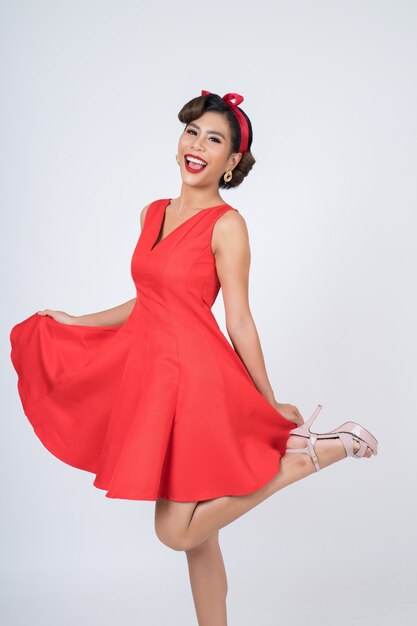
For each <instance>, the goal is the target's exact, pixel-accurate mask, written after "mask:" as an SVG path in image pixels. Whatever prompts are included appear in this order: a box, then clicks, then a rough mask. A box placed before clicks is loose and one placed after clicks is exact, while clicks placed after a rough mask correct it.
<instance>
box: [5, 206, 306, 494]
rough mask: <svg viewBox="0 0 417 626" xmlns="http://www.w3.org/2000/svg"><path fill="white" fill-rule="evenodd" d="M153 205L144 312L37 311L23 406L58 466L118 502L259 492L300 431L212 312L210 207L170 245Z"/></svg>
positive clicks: (21, 328)
mask: <svg viewBox="0 0 417 626" xmlns="http://www.w3.org/2000/svg"><path fill="white" fill-rule="evenodd" d="M169 202H170V200H169V199H160V200H156V201H154V202H152V203H151V204H150V206H149V207H148V210H147V214H146V217H145V223H144V227H143V230H142V232H141V234H140V236H139V239H138V242H137V244H136V247H135V250H134V252H133V256H132V260H131V275H132V278H133V281H134V283H135V286H136V291H137V298H136V302H135V306H134V307H133V310H132V312H131V314H130V315H129V317H128V318H127V320H126V322H125V323H124V324H123V325H121V326H82V325H68V324H61V323H59V322H56V321H55V320H54V319H53V318H52V317H50V316H48V315H46V316H43V315H39V314H38V313H34V314H33V315H31V316H30V317H28V318H27V319H25V320H23V321H22V322H20V323H18V324H16V325H15V326H14V327H13V328H12V330H11V333H10V342H11V353H10V356H11V360H12V363H13V366H14V368H15V370H16V372H17V375H18V382H17V387H18V392H19V395H20V400H21V403H22V406H23V410H24V413H25V415H26V416H27V418H28V419H29V421H30V423H31V425H32V427H33V429H34V431H35V433H36V435H37V437H38V438H39V439H40V441H41V442H42V444H43V445H44V446H45V447H46V448H47V449H48V450H49V451H50V452H51V453H52V454H53V455H54V456H56V457H57V458H59V459H60V460H61V461H63V462H65V463H67V464H69V465H71V466H73V467H76V468H79V469H82V470H86V471H88V472H92V473H93V474H95V475H96V476H95V479H94V482H93V485H94V486H95V487H98V488H99V489H104V490H106V491H107V493H106V494H105V495H106V497H108V498H123V499H131V500H156V499H157V498H159V497H162V498H168V499H170V500H177V501H180V502H186V501H192V502H197V501H199V500H208V499H211V498H216V497H219V496H228V495H229V496H233V495H235V496H238V495H244V494H248V493H252V492H254V491H256V490H258V489H260V488H261V487H263V486H264V485H265V484H266V483H267V482H269V481H270V480H271V479H272V478H273V476H274V475H275V474H276V473H277V472H278V471H279V469H280V458H281V456H282V455H284V454H285V449H286V442H287V439H288V437H289V435H290V431H291V430H292V429H293V428H295V427H296V426H297V425H296V424H295V422H291V421H289V420H287V419H285V418H284V417H283V416H282V415H281V414H280V413H279V412H278V411H277V410H276V409H275V408H274V407H273V406H272V405H271V404H270V403H269V402H268V401H267V400H266V399H265V398H264V396H263V395H262V394H261V393H260V392H259V391H258V390H257V388H256V387H255V385H254V383H253V381H252V379H251V377H250V375H249V372H248V370H247V369H246V367H245V366H244V364H243V362H242V361H241V359H240V358H239V356H238V354H237V352H236V351H235V350H234V348H233V347H232V345H231V344H230V343H229V341H228V340H227V339H226V337H225V336H224V335H223V333H222V332H221V330H220V328H219V326H218V324H217V322H216V319H215V317H214V316H213V314H212V312H211V307H212V305H213V303H214V301H215V300H216V297H217V294H218V292H219V289H220V283H219V279H218V276H217V272H216V266H215V257H214V255H213V253H212V250H211V236H212V231H213V226H214V223H215V222H216V220H217V219H218V218H220V216H222V215H223V214H224V213H226V212H227V211H230V210H232V211H236V210H237V209H234V208H233V207H231V206H230V205H229V204H222V205H218V206H214V207H209V208H207V209H203V210H200V211H199V212H198V213H196V214H194V215H193V216H192V217H190V218H189V219H187V220H186V221H185V222H183V223H182V224H180V225H179V226H178V227H177V228H175V230H173V231H172V232H171V233H169V234H168V235H166V236H165V237H164V238H163V239H162V240H161V241H159V243H156V245H153V244H155V242H156V241H157V239H158V236H159V234H160V231H161V228H162V225H163V219H164V216H165V209H166V207H167V206H168V204H169Z"/></svg>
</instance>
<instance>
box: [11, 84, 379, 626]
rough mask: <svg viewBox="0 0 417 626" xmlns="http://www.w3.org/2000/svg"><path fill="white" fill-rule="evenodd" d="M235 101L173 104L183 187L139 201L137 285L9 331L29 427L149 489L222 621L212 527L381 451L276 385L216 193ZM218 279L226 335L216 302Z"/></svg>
mask: <svg viewBox="0 0 417 626" xmlns="http://www.w3.org/2000/svg"><path fill="white" fill-rule="evenodd" d="M242 101H243V98H242V96H240V95H239V94H236V93H228V94H226V95H225V96H223V97H220V96H219V95H217V94H212V93H210V92H207V91H204V90H203V91H202V93H201V95H200V96H198V97H196V98H193V99H192V100H190V101H189V102H188V103H187V104H185V106H184V107H183V108H182V109H181V111H180V113H179V114H178V117H179V119H180V121H181V122H183V123H184V129H183V132H182V133H181V136H180V139H179V143H178V154H177V162H178V165H179V168H180V175H181V179H182V185H181V193H180V195H179V197H177V198H174V199H172V198H162V199H158V200H154V201H153V202H151V203H150V204H148V205H147V206H145V207H144V208H143V209H142V211H141V215H140V223H141V234H140V236H139V239H138V242H137V244H136V247H135V250H134V252H133V256H132V262H131V274H132V278H133V281H134V283H135V287H136V293H137V296H136V298H133V299H132V300H129V301H128V302H125V303H124V304H121V305H120V306H117V307H114V308H112V309H109V310H106V311H101V312H99V313H93V314H89V315H81V316H78V317H76V316H73V315H69V314H68V313H65V312H63V311H55V310H51V309H45V310H44V311H39V312H37V313H35V314H33V315H31V316H30V317H29V318H27V319H26V320H24V321H23V322H21V323H19V324H16V326H14V327H13V329H12V331H11V334H10V340H11V345H12V351H11V359H12V362H13V365H14V367H15V369H16V371H17V374H18V378H19V381H18V390H19V394H20V398H21V401H22V405H23V408H24V411H25V414H26V415H27V417H28V418H29V420H30V422H31V424H32V426H33V428H34V430H35V433H36V435H37V436H38V437H39V439H40V440H41V441H42V443H43V444H44V445H45V446H46V448H48V450H50V452H51V453H52V454H54V455H55V456H57V457H58V458H59V459H61V460H62V461H64V462H66V463H68V464H70V465H72V466H74V467H77V468H80V469H83V470H86V471H89V472H93V473H94V474H95V475H96V476H95V480H94V483H93V484H94V486H96V487H98V488H99V489H104V490H106V491H107V493H106V496H107V497H110V498H124V499H135V500H153V501H155V530H156V534H157V536H158V538H159V539H160V540H161V541H162V542H163V543H164V544H165V545H167V546H169V547H170V548H172V549H174V550H182V551H185V553H186V555H187V561H188V566H189V573H190V581H191V587H192V593H193V597H194V601H195V607H196V612H197V618H198V623H199V624H200V626H206V625H210V626H213V625H214V624H215V625H216V626H217V625H223V624H226V594H227V582H226V573H225V569H224V564H223V560H222V554H221V551H220V546H219V529H220V528H223V527H224V526H226V525H227V524H230V523H231V522H233V521H234V520H236V519H237V518H238V517H240V516H241V515H243V514H244V513H246V512H247V511H249V510H250V509H252V508H253V507H255V506H256V505H257V504H259V503H260V502H263V501H264V500H265V499H266V498H268V497H270V496H271V495H272V494H274V493H276V492H277V491H279V490H280V489H282V488H283V487H286V486H287V485H290V484H291V483H293V482H295V481H297V480H300V479H301V478H304V477H306V476H308V475H309V474H311V473H312V472H315V471H318V470H319V469H321V468H324V467H327V466H328V465H331V464H333V463H336V462H337V461H340V460H341V459H343V458H345V457H346V456H354V457H355V458H361V457H370V456H371V455H372V454H377V441H376V439H375V438H374V437H373V436H372V435H371V433H369V431H367V430H366V429H365V428H363V427H362V426H360V425H358V424H356V423H354V422H345V423H344V424H342V425H340V426H339V427H337V428H335V429H334V430H332V431H330V432H327V433H321V434H317V433H312V432H311V431H310V426H311V424H312V423H313V421H314V419H315V418H316V416H317V414H318V412H319V410H320V409H321V405H318V406H317V408H316V410H315V411H314V413H313V415H312V416H311V417H310V419H309V420H308V421H307V422H306V423H304V420H303V418H302V416H301V414H300V411H299V410H298V409H297V407H296V406H294V405H293V404H288V403H284V402H278V401H277V400H276V398H275V396H274V392H273V389H272V387H271V384H270V382H269V380H268V376H267V372H266V367H265V363H264V358H263V354H262V349H261V346H260V342H259V337H258V333H257V330H256V326H255V323H254V320H253V318H252V315H251V311H250V308H249V303H248V277H249V265H250V248H249V240H248V233H247V228H246V223H245V220H244V218H243V217H242V215H241V214H240V213H239V211H238V210H237V209H235V208H234V207H232V206H231V205H230V204H228V203H227V202H225V201H224V199H223V198H222V197H221V196H220V193H219V191H220V189H228V188H232V187H237V186H238V185H240V184H241V183H242V181H243V180H244V178H245V177H246V176H247V175H248V173H249V171H250V170H251V168H252V167H253V164H254V163H255V159H254V158H253V155H252V154H251V144H252V125H251V122H250V120H249V118H248V117H247V115H246V114H245V113H244V112H243V110H242V109H240V107H239V106H238V105H239V104H240V103H241V102H242ZM220 287H221V288H222V294H223V299H224V304H225V311H226V327H227V332H228V334H229V336H230V339H231V343H232V344H233V347H232V345H231V344H230V343H229V342H228V341H227V339H226V337H225V336H224V335H223V334H222V333H221V331H220V329H219V327H218V325H217V322H216V320H215V318H214V316H213V314H212V312H211V307H212V305H213V303H214V301H215V300H216V297H217V294H218V292H219V289H220Z"/></svg>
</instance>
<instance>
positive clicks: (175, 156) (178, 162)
mask: <svg viewBox="0 0 417 626" xmlns="http://www.w3.org/2000/svg"><path fill="white" fill-rule="evenodd" d="M175 158H176V160H177V163H178V165H179V164H180V162H179V161H178V154H177V155H176V156H175Z"/></svg>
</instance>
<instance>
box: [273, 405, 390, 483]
mask: <svg viewBox="0 0 417 626" xmlns="http://www.w3.org/2000/svg"><path fill="white" fill-rule="evenodd" d="M322 408H323V405H322V404H318V405H317V408H316V409H315V410H314V412H313V414H312V416H311V417H310V418H309V419H308V420H307V422H305V423H304V424H301V426H297V428H294V429H293V430H291V431H290V435H299V436H301V437H306V439H307V446H306V447H304V448H287V449H286V451H285V454H287V453H290V454H291V453H297V454H299V453H302V454H308V455H309V456H310V457H311V459H312V461H313V463H314V467H315V469H316V472H318V471H319V470H320V469H321V467H320V465H319V461H318V458H317V455H316V452H315V449H314V446H315V444H316V441H317V440H318V439H335V438H336V437H339V439H340V441H341V442H342V443H343V445H344V448H345V450H346V456H353V458H354V459H360V458H362V457H363V456H364V455H365V452H366V449H367V447H368V446H369V448H370V449H371V450H372V452H373V454H378V441H377V440H376V439H375V437H374V436H373V435H372V434H371V433H370V432H369V430H366V428H363V426H360V424H357V423H356V422H343V424H340V426H337V428H334V429H333V430H330V431H328V432H327V433H313V432H312V431H311V430H310V427H311V425H312V423H313V422H314V420H315V419H316V417H317V415H318V414H319V412H320V411H321V409H322ZM354 440H356V441H357V442H358V443H359V444H360V447H359V450H357V451H356V452H354V448H353V442H354Z"/></svg>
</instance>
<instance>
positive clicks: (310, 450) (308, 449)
mask: <svg viewBox="0 0 417 626" xmlns="http://www.w3.org/2000/svg"><path fill="white" fill-rule="evenodd" d="M316 441H317V437H316V436H315V435H310V437H307V445H306V446H305V448H287V449H286V451H285V454H287V453H288V452H289V453H292V454H295V453H297V454H299V453H300V454H308V455H309V456H310V457H311V460H312V461H313V463H314V467H315V470H316V472H318V471H320V469H321V467H320V465H319V460H318V458H317V454H316V451H315V449H314V445H315V443H316Z"/></svg>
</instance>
